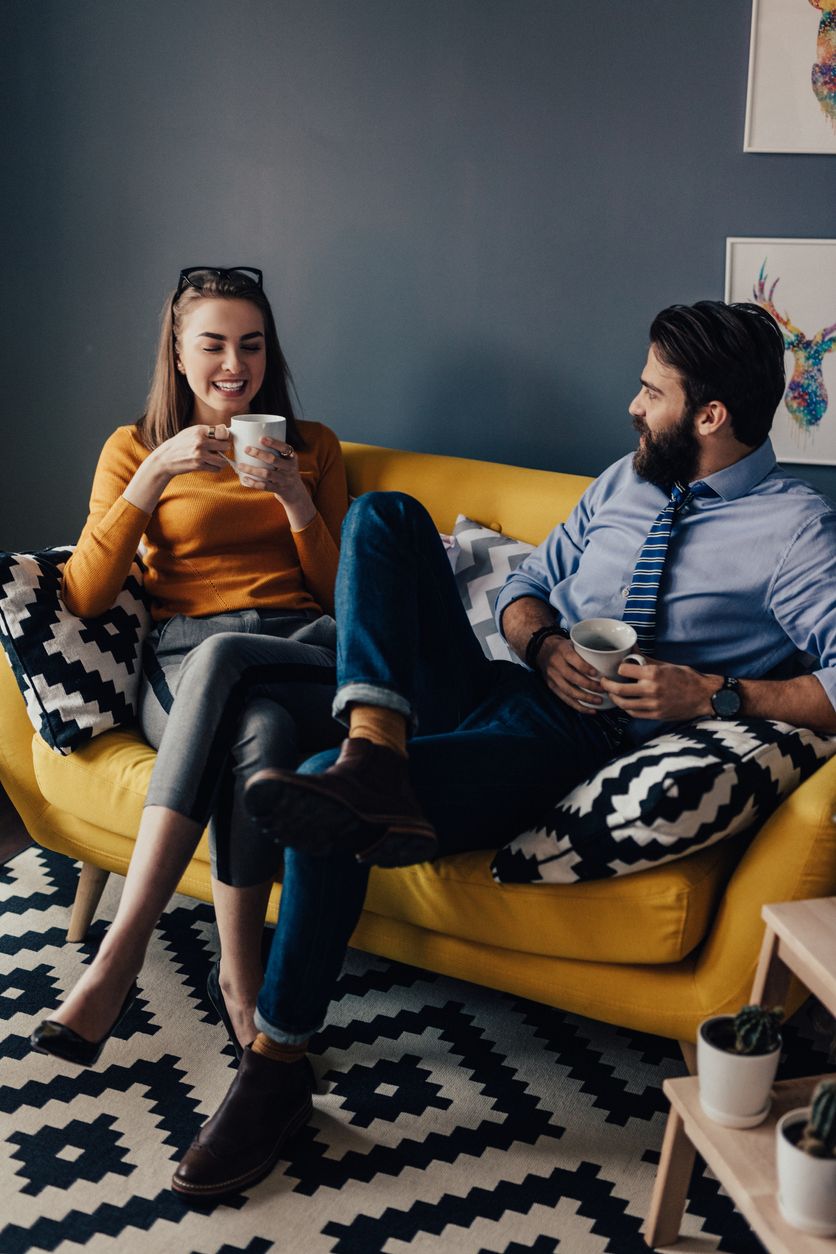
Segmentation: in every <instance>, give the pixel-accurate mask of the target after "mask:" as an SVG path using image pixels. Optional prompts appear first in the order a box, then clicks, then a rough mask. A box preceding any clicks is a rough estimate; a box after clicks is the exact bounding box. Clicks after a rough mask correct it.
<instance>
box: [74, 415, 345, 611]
mask: <svg viewBox="0 0 836 1254" xmlns="http://www.w3.org/2000/svg"><path fill="white" fill-rule="evenodd" d="M299 429H300V432H301V434H302V436H303V437H304V439H305V442H306V444H307V447H306V448H305V449H302V450H300V451H299V452H298V454H297V456H298V459H299V472H300V474H301V476H302V479H303V481H304V482H305V484H306V485H307V487H308V488H309V490H310V493H311V496H312V498H313V501H314V504H315V505H316V508H317V513H316V516H315V517H314V518H313V520H312V521H311V522H310V523H309V524H308V526H307V527H305V528H304V529H303V530H302V531H296V532H294V531H291V529H290V524H289V523H288V521H287V515H286V513H285V511H284V507H283V506H282V505H281V503H280V502H279V501H277V500H276V498H275V497H274V496H273V495H272V494H271V493H269V492H261V491H259V490H258V489H254V488H245V487H242V485H241V484H240V483H239V481H238V476H237V475H236V473H235V471H234V470H233V469H232V466H229V467H228V468H226V467H225V468H224V469H222V470H219V471H218V472H217V473H215V472H213V471H210V470H202V471H192V472H190V473H188V474H183V475H176V476H175V477H174V478H173V479H172V480H171V482H170V483H169V484H168V486H167V487H166V488H165V489H164V491H163V494H162V496H161V497H160V500H159V503H158V504H157V507H156V508H155V510H154V512H153V513H152V514H147V513H145V511H144V510H140V509H137V507H136V506H135V505H131V504H129V503H128V501H126V500H125V498H124V497H123V495H122V493H123V492H124V490H125V488H126V487H127V485H128V483H129V482H130V480H131V479H132V477H133V475H134V473H135V471H136V469H137V467H138V466H139V465H140V463H141V462H142V461H144V459H145V458H146V457H147V456H148V449H146V448H145V446H144V445H143V444H142V443H141V442H140V441H139V439H138V438H137V435H136V430H135V428H134V427H133V426H130V427H119V428H118V429H117V430H116V431H114V433H113V435H111V436H110V438H109V439H108V440H107V442H106V443H105V446H104V448H103V449H102V453H101V457H100V458H99V464H98V466H97V468H96V474H95V478H94V480H93V490H92V493H91V496H90V513H89V515H88V518H87V522H86V523H85V526H84V530H83V531H82V533H81V537H80V539H79V541H78V545H77V547H76V549H75V552H74V553H73V554H72V556H71V558H70V560H69V561H68V562H67V565H66V567H65V568H64V582H63V589H62V595H63V598H64V602H65V604H66V605H67V607H68V608H69V609H70V610H71V611H72V612H73V613H74V614H79V615H85V616H87V615H90V616H92V615H96V614H101V613H103V611H104V610H106V609H108V608H109V607H110V606H111V605H112V604H113V602H114V601H115V600H116V597H117V596H118V594H119V589H120V588H121V587H122V584H123V583H124V581H125V578H126V576H127V574H128V571H129V569H130V565H131V561H132V559H133V557H134V555H135V554H136V551H137V548H138V546H139V543H140V541H141V540H144V541H145V545H146V551H145V553H144V555H143V560H144V561H145V564H146V566H147V567H148V571H147V574H146V578H145V587H146V589H147V591H148V592H149V593H150V595H151V597H152V598H153V601H152V613H153V616H154V618H155V619H157V620H160V619H166V618H171V617H172V616H173V615H174V614H186V615H189V616H191V617H195V616H198V615H201V614H221V613H223V612H224V611H225V610H241V609H267V608H270V609H284V608H287V609H314V610H320V611H325V612H327V613H332V612H333V607H334V579H335V577H336V573H337V558H338V545H339V534H340V524H341V523H342V520H343V516H344V515H345V512H346V509H347V508H348V496H347V491H346V482H345V469H344V467H343V460H342V453H341V450H340V444H339V441H338V440H337V437H336V436H335V435H334V433H333V431H330V430H329V429H328V427H325V426H323V425H322V424H321V423H318V422H300V423H299Z"/></svg>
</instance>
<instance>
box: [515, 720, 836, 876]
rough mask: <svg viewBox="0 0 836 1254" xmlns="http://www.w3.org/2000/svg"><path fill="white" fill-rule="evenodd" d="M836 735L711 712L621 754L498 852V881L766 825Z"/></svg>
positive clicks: (622, 860)
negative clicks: (713, 716)
mask: <svg viewBox="0 0 836 1254" xmlns="http://www.w3.org/2000/svg"><path fill="white" fill-rule="evenodd" d="M834 753H836V736H819V735H817V734H816V733H815V732H812V731H808V730H806V729H803V728H795V727H792V726H790V724H789V723H779V722H774V721H770V720H767V719H749V720H737V721H734V722H732V721H729V720H724V719H704V720H701V721H700V722H696V723H693V724H691V725H690V726H687V727H683V728H680V729H679V730H677V731H675V732H670V733H668V734H667V735H664V736H658V737H656V738H655V739H653V740H650V741H648V742H647V744H644V745H641V746H640V747H639V748H638V749H636V750H635V751H634V752H632V753H628V754H624V755H622V756H620V757H617V758H614V759H613V760H612V761H611V762H609V763H607V765H606V766H604V767H602V768H601V769H600V770H599V771H596V773H595V774H594V775H592V776H590V778H589V779H587V780H584V782H583V783H582V784H579V785H578V786H577V787H576V788H574V789H573V790H572V791H571V792H570V793H569V794H568V795H567V796H566V797H564V798H563V799H562V800H561V801H559V802H558V803H557V805H556V806H555V807H554V809H553V810H552V812H551V813H550V814H549V816H548V817H547V819H546V821H545V822H544V823H543V825H542V826H541V827H538V828H536V829H534V830H533V831H529V832H524V833H523V834H522V835H521V836H517V837H516V838H515V839H514V840H512V841H511V842H510V843H509V844H507V845H505V846H504V847H503V848H502V849H500V851H499V852H498V853H497V855H496V857H495V858H494V860H493V864H492V870H493V874H494V878H495V879H496V880H497V881H499V882H500V883H505V884H509V883H512V884H520V883H531V884H534V883H549V884H567V883H572V882H573V881H577V880H590V879H595V880H597V879H605V878H609V877H612V876H617V875H628V874H631V873H633V872H636V871H641V870H644V869H645V868H647V867H650V866H654V865H658V864H659V863H662V862H669V861H671V860H672V859H674V858H681V857H683V856H684V855H685V854H690V853H693V852H694V850H696V849H700V848H702V847H704V846H705V845H711V844H714V843H716V842H717V841H719V840H722V839H723V838H724V837H726V836H730V835H734V834H735V833H737V832H741V831H744V830H745V829H747V828H749V827H752V826H753V825H755V824H761V823H763V822H764V820H765V819H766V818H767V817H768V816H769V815H770V814H771V813H772V811H773V810H774V809H775V807H776V806H777V805H778V803H779V802H780V800H781V798H782V797H784V796H785V795H786V794H787V793H788V792H790V791H791V790H792V789H793V788H796V787H797V786H798V784H800V783H801V781H802V780H804V779H806V778H807V776H808V775H811V774H812V773H813V771H815V770H816V769H817V768H818V767H819V766H820V765H821V764H822V762H824V761H826V760H827V759H828V758H830V757H832V755H833V754H834Z"/></svg>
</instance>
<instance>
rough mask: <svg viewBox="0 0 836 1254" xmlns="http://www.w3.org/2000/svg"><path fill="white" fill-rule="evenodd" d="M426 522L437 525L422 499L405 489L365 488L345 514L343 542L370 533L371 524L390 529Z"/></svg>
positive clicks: (389, 530)
mask: <svg viewBox="0 0 836 1254" xmlns="http://www.w3.org/2000/svg"><path fill="white" fill-rule="evenodd" d="M427 522H428V523H429V524H430V526H432V527H434V524H433V522H432V519H431V518H430V515H429V514H428V513H427V510H426V509H425V508H424V506H423V505H422V504H421V502H420V501H416V499H415V497H414V496H409V494H408V493H406V492H364V493H363V495H362V496H360V497H358V498H357V500H356V501H355V502H354V504H353V505H352V506H351V509H350V510H349V511H348V513H347V514H346V516H345V521H344V522H343V542H345V541H346V540H350V539H351V538H352V537H353V536H355V535H357V534H358V533H368V529H369V528H370V527H375V526H383V527H385V528H386V530H387V532H391V531H393V530H400V529H401V528H403V527H406V526H412V525H414V524H415V523H418V524H419V525H422V524H425V523H427Z"/></svg>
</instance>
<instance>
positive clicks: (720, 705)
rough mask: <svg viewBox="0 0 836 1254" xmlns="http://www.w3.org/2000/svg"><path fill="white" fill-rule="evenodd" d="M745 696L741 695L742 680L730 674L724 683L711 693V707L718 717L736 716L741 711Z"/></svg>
mask: <svg viewBox="0 0 836 1254" xmlns="http://www.w3.org/2000/svg"><path fill="white" fill-rule="evenodd" d="M742 705H743V698H742V697H741V695H740V681H739V680H738V679H732V678H731V676H729V677H728V678H727V679H724V680H723V685H722V687H721V688H718V689H717V691H716V692H712V694H711V708H712V710H713V711H714V713H715V714H716V715H717V717H718V718H734V716H735V714H739V713H740V707H741V706H742Z"/></svg>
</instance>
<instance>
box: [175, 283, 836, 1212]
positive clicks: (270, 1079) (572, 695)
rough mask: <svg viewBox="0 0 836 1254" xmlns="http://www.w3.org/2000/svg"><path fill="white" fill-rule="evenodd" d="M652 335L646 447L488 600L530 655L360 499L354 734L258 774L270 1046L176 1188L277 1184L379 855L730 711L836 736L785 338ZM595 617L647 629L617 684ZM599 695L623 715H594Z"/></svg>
mask: <svg viewBox="0 0 836 1254" xmlns="http://www.w3.org/2000/svg"><path fill="white" fill-rule="evenodd" d="M650 341H651V343H650V350H649V353H648V357H647V363H646V365H645V367H644V371H643V373H642V378H641V389H640V391H639V393H638V395H637V396H636V397H635V399H634V400H633V402H632V404H631V406H630V413H631V414H632V416H633V423H634V426H635V427H636V429H637V431H638V433H639V446H638V450H637V451H636V453H635V455H634V456H633V457H626V458H623V459H622V460H621V461H619V462H617V463H616V464H615V465H614V466H612V467H610V468H609V469H608V470H607V471H605V472H604V474H602V475H601V476H600V478H598V479H597V480H596V481H595V482H594V483H593V484H592V485H591V487H590V488H589V489H588V490H587V491H586V492H585V493H584V496H583V498H582V499H581V501H580V502H579V504H578V506H577V507H576V509H575V510H574V511H573V513H572V515H571V517H570V518H569V519H568V520H567V522H566V523H565V524H561V525H560V526H558V527H556V528H555V529H554V531H553V532H552V533H551V535H550V536H549V537H548V538H547V539H546V540H545V541H544V543H543V544H541V545H540V546H539V548H538V549H536V550H535V551H534V552H533V553H532V554H531V556H530V557H529V558H527V559H526V560H525V561H524V562H523V563H522V565H521V566H520V567H519V568H518V569H517V571H515V572H514V574H512V575H511V576H510V577H509V579H508V581H507V582H506V584H505V587H504V588H503V590H502V592H501V593H500V596H499V598H498V600H497V605H496V615H497V621H498V623H499V625H500V630H501V631H502V633H503V635H504V636H505V638H506V640H507V641H508V642H509V644H510V645H511V647H512V649H513V650H514V651H515V653H516V654H517V655H518V656H519V658H520V659H521V661H523V662H525V663H526V665H525V666H516V665H514V664H513V663H508V662H489V661H487V660H486V659H485V658H484V656H483V655H482V653H481V650H480V648H479V645H478V643H477V641H476V639H475V637H474V635H473V633H472V632H471V630H470V627H469V625H468V622H467V619H466V616H465V614H464V611H463V609H462V606H461V603H460V601H459V598H458V595H457V592H456V589H455V584H454V581H453V578H452V574H451V571H450V567H449V563H448V561H447V558H446V555H445V553H444V551H443V549H442V547H441V544H440V542H439V539H438V536H437V534H436V531H435V527H434V526H433V523H432V521H431V519H430V518H429V515H428V514H427V513H426V511H425V510H424V509H423V507H422V506H420V505H419V504H418V503H417V502H416V501H414V500H412V499H411V498H410V497H405V496H403V495H401V494H400V493H369V494H367V495H366V496H364V497H361V498H360V500H359V501H358V502H357V503H356V504H355V506H354V507H353V508H352V510H351V511H350V513H349V516H348V518H347V520H346V523H345V526H344V529H343V542H342V553H341V559H340V571H339V576H338V581H337V617H338V622H339V631H340V638H339V653H338V692H337V697H336V701H335V705H334V712H335V714H336V715H337V716H338V717H341V718H343V719H344V720H345V719H346V717H347V720H348V724H349V736H348V739H347V740H346V741H344V743H343V748H342V750H341V753H340V757H339V759H338V761H337V762H336V763H335V764H333V765H329V763H331V762H332V757H333V755H320V756H319V757H318V758H315V759H312V760H311V761H310V762H308V763H306V764H305V765H304V766H303V767H302V768H301V771H300V772H299V773H298V774H293V773H291V772H285V771H280V770H267V771H264V772H261V773H260V775H259V776H255V777H254V778H253V780H252V781H251V784H250V788H249V790H248V794H247V805H248V808H249V810H250V813H251V815H252V816H254V817H255V818H256V819H257V820H258V821H260V822H261V823H262V825H264V826H266V827H272V828H274V830H275V831H276V833H277V837H278V839H280V840H281V842H282V843H283V844H285V845H287V846H288V848H287V850H286V855H285V877H284V885H283V892H282V902H281V911H280V917H279V923H278V927H277V929H276V935H275V938H274V941H273V946H272V950H271V953H270V958H269V962H268V966H267V971H266V974H265V980H264V984H263V986H262V990H261V993H260V996H259V1000H258V1010H257V1014H256V1026H257V1028H258V1029H259V1035H258V1036H257V1037H256V1040H255V1041H254V1043H253V1045H252V1047H251V1048H249V1049H247V1050H246V1051H245V1053H244V1057H243V1059H242V1062H241V1066H240V1068H239V1071H238V1073H237V1075H236V1078H235V1080H234V1081H233V1084H232V1086H231V1088H230V1091H229V1093H228V1094H227V1096H226V1098H225V1100H224V1103H223V1104H222V1106H221V1107H220V1109H219V1110H218V1112H217V1113H216V1114H215V1115H214V1116H213V1117H212V1119H210V1120H209V1122H208V1123H207V1124H206V1125H205V1127H204V1128H203V1129H202V1130H201V1133H200V1134H199V1136H198V1139H197V1140H196V1142H195V1143H194V1144H193V1145H192V1147H191V1149H190V1150H189V1151H188V1153H187V1154H186V1157H185V1158H184V1160H183V1162H182V1163H181V1165H180V1167H179V1168H178V1170H177V1172H176V1174H175V1176H174V1180H173V1187H174V1188H175V1189H176V1190H177V1191H178V1192H180V1193H181V1194H185V1195H187V1196H196V1197H205V1198H212V1197H218V1196H222V1195H223V1194H225V1193H229V1192H232V1191H235V1190H236V1189H240V1188H243V1187H246V1185H248V1184H251V1183H254V1182H255V1181H256V1180H258V1179H261V1178H262V1177H263V1176H264V1175H266V1174H267V1172H268V1171H269V1170H270V1169H271V1168H272V1166H273V1165H274V1164H275V1162H276V1161H277V1159H278V1158H279V1155H280V1153H281V1150H282V1147H283V1146H284V1144H285V1143H286V1142H287V1140H288V1138H289V1137H290V1136H291V1135H292V1134H293V1133H294V1132H295V1131H296V1130H297V1129H298V1128H299V1127H301V1126H302V1125H303V1124H304V1123H305V1122H306V1120H307V1118H308V1115H309V1113H310V1110H311V1074H310V1069H309V1066H308V1064H307V1060H306V1058H305V1049H306V1045H307V1042H308V1039H309V1038H310V1036H311V1035H312V1034H313V1032H315V1031H316V1030H317V1029H318V1028H319V1027H320V1025H321V1024H322V1022H323V1020H324V1018H325V1014H326V1011H327V1006H328V1002H329V1000H330V998H331V995H332V992H333V989H334V985H335V982H336V980H337V978H338V976H339V972H340V968H341V965H342V960H343V956H344V953H345V948H346V944H347V942H348V939H349V937H350V936H351V933H352V931H353V929H354V926H355V923H356V921H357V918H358V916H359V914H360V911H361V909H362V905H363V899H364V896H365V890H366V883H367V879H368V868H369V866H370V865H372V864H377V865H383V866H397V865H404V864H407V863H409V862H413V861H420V860H422V859H425V858H432V857H435V856H437V855H438V854H447V853H452V852H457V851H460V850H464V849H476V848H491V847H496V846H498V845H499V844H501V843H504V842H505V841H507V840H508V839H510V838H511V837H512V836H513V835H515V834H516V833H518V832H521V831H523V830H525V829H526V828H527V827H530V826H532V825H533V824H536V822H537V820H538V818H539V817H540V815H541V814H542V813H543V812H544V811H545V810H546V809H547V808H548V807H549V806H550V805H551V804H552V803H553V802H554V801H555V800H556V799H557V797H558V796H560V795H562V794H563V793H565V792H567V791H568V790H569V789H571V788H572V787H573V786H574V785H575V784H576V783H577V782H578V781H579V780H580V779H582V778H583V777H584V776H585V775H587V774H589V773H590V772H591V771H593V770H594V769H596V768H597V767H599V766H600V765H602V764H603V763H604V762H606V761H607V760H608V759H610V758H611V757H612V756H613V754H614V753H617V752H618V751H619V750H621V749H623V748H626V747H627V746H629V745H631V744H633V743H635V742H637V741H641V740H643V739H646V738H647V737H648V736H650V735H652V734H655V733H656V732H657V731H658V730H660V728H661V727H663V726H665V725H670V724H675V723H678V722H682V721H687V720H690V719H696V718H702V717H711V716H712V715H714V716H716V717H732V716H739V717H763V718H780V719H783V720H785V721H788V722H791V723H795V724H797V725H800V726H809V727H813V728H817V729H819V730H821V731H836V708H834V707H836V595H834V588H836V511H834V509H833V508H832V506H830V504H829V503H828V502H827V501H826V500H825V499H823V498H822V497H821V496H819V495H818V494H817V493H816V492H815V491H813V489H812V488H810V487H808V486H806V485H804V484H802V483H801V482H799V481H798V480H795V479H791V478H789V477H788V476H787V475H785V474H784V472H783V471H782V470H781V469H780V468H779V467H778V466H777V465H776V463H775V458H774V455H773V452H772V448H771V445H770V442H769V440H768V432H769V429H770V426H771V422H772V416H773V413H774V411H775V408H776V406H777V405H778V403H779V401H780V399H781V396H782V393H783V388H784V365H783V362H784V348H783V339H782V336H781V332H780V331H779V329H778V327H777V325H776V324H775V323H774V322H773V321H772V319H771V318H770V317H769V316H768V315H767V314H766V313H764V311H763V310H761V309H760V308H758V307H757V306H755V305H736V306H726V305H724V304H721V303H719V302H710V301H703V302H700V303H699V304H697V305H694V306H693V307H686V306H674V307H672V308H670V309H666V310H664V311H663V312H662V313H661V314H660V315H659V316H658V317H657V318H656V319H655V321H654V322H653V325H652V327H651V331H650ZM686 485H687V486H686ZM597 616H604V617H615V618H622V617H623V618H624V619H626V621H629V622H634V623H635V624H636V625H637V630H638V631H639V639H640V643H641V646H642V650H643V652H644V653H645V654H647V655H648V656H647V661H646V664H645V665H644V666H639V665H638V664H637V663H624V664H623V665H622V667H621V670H620V680H608V679H605V678H599V677H598V676H597V674H596V672H595V670H594V669H593V668H592V667H590V666H589V665H587V664H586V663H585V662H584V661H582V660H581V658H580V657H579V656H578V655H577V654H576V653H575V651H574V649H573V648H572V645H571V643H570V642H569V640H568V638H567V632H568V629H569V628H570V627H571V626H572V625H573V624H574V623H575V622H578V621H579V620H581V619H583V618H590V617H597ZM801 653H807V654H812V655H813V656H814V657H815V658H817V659H818V663H817V669H815V670H814V671H813V673H801V670H802V668H801V667H800V666H799V665H798V661H799V657H800V654H801ZM623 681H629V682H623ZM603 693H606V694H608V695H609V696H610V697H611V698H612V701H613V703H614V705H615V707H616V708H615V709H614V710H612V711H610V710H599V709H596V708H595V707H596V706H597V705H598V704H599V703H600V701H601V694H603ZM408 732H412V733H414V734H413V736H412V739H411V740H410V742H409V756H408V757H407V748H406V739H407V733H408Z"/></svg>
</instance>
